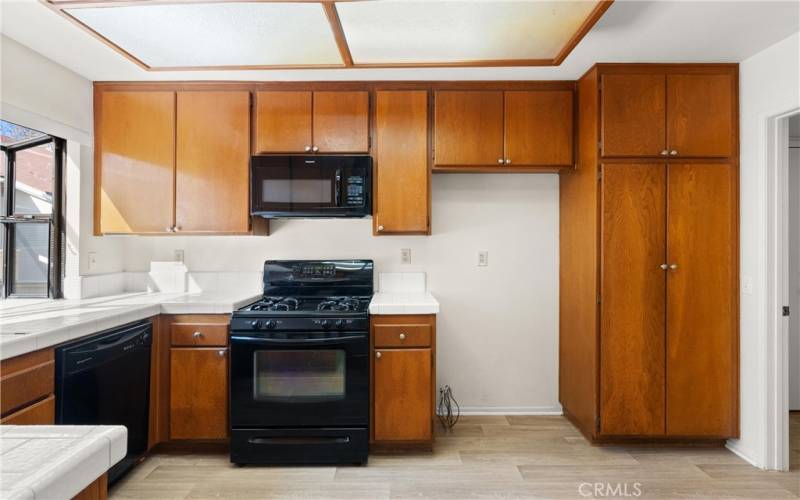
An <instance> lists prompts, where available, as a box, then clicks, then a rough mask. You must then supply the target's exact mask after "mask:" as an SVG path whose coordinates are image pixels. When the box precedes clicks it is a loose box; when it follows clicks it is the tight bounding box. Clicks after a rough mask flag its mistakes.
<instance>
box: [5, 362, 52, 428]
mask: <svg viewBox="0 0 800 500" xmlns="http://www.w3.org/2000/svg"><path fill="white" fill-rule="evenodd" d="M54 388H55V351H54V350H53V349H52V348H51V349H42V350H40V351H34V352H31V353H28V354H23V355H21V356H16V357H13V358H9V359H6V360H3V361H2V362H0V424H9V425H11V424H13V425H33V424H38V425H45V424H53V423H55V396H54V395H53V392H54Z"/></svg>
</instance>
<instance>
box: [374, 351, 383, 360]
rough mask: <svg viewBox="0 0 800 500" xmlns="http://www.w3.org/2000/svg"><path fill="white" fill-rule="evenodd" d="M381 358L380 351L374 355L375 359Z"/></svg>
mask: <svg viewBox="0 0 800 500" xmlns="http://www.w3.org/2000/svg"><path fill="white" fill-rule="evenodd" d="M381 356H383V354H381V351H378V352H376V353H375V357H376V358H378V359H381Z"/></svg>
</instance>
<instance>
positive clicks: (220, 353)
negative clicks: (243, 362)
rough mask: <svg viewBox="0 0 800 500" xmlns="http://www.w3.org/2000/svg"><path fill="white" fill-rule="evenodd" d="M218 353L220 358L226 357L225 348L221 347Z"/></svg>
mask: <svg viewBox="0 0 800 500" xmlns="http://www.w3.org/2000/svg"><path fill="white" fill-rule="evenodd" d="M217 355H218V356H219V357H220V358H224V357H225V349H220V350H219V351H217Z"/></svg>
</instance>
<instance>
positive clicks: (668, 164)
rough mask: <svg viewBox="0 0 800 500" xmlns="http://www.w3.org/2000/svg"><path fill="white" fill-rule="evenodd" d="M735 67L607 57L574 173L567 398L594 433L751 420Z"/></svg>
mask: <svg viewBox="0 0 800 500" xmlns="http://www.w3.org/2000/svg"><path fill="white" fill-rule="evenodd" d="M737 87H738V67H737V66H736V65H638V64H630V65H602V64H601V65H597V66H595V67H594V68H592V69H591V70H590V71H589V72H588V73H587V74H586V75H584V77H583V78H581V80H580V81H579V82H578V92H577V93H578V96H577V100H578V106H579V122H578V144H579V147H578V162H577V168H576V169H575V170H574V171H568V172H564V173H563V174H562V176H561V243H560V244H561V277H560V281H561V290H560V293H561V298H560V302H561V309H560V316H561V318H560V400H561V404H562V405H563V407H564V410H565V413H566V414H567V415H568V416H569V418H570V419H571V420H572V421H573V422H575V423H576V424H577V425H578V426H579V427H580V428H581V430H582V431H583V432H584V433H585V434H586V435H587V436H588V437H590V438H591V439H592V440H595V441H604V440H605V441H609V440H616V439H629V438H644V439H651V440H652V439H725V438H730V437H736V436H737V435H738V432H739V411H738V400H739V382H738V380H739V371H738V370H739V369H738V349H739V347H738V338H739V330H738V311H739V303H738V262H739V255H738V218H739V211H738V134H737V130H738V121H737V118H738V116H737V107H738V97H737Z"/></svg>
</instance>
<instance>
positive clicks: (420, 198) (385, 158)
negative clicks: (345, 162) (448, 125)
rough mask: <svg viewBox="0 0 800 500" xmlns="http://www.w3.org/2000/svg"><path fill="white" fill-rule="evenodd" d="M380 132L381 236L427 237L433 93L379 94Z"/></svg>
mask: <svg viewBox="0 0 800 500" xmlns="http://www.w3.org/2000/svg"><path fill="white" fill-rule="evenodd" d="M375 129H376V136H375V138H376V140H375V147H376V165H375V177H376V182H375V185H376V190H377V192H376V195H375V213H374V217H373V225H374V231H375V234H396V233H422V234H426V233H427V232H428V230H429V221H428V214H429V212H430V186H429V181H428V179H429V176H428V92H427V91H424V90H422V91H378V92H377V93H376V111H375Z"/></svg>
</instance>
